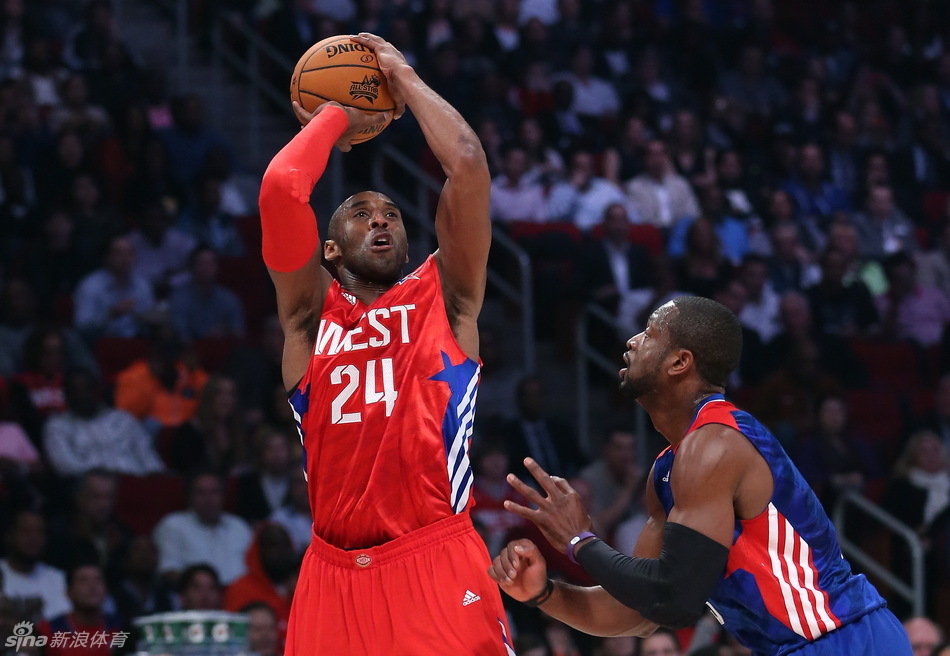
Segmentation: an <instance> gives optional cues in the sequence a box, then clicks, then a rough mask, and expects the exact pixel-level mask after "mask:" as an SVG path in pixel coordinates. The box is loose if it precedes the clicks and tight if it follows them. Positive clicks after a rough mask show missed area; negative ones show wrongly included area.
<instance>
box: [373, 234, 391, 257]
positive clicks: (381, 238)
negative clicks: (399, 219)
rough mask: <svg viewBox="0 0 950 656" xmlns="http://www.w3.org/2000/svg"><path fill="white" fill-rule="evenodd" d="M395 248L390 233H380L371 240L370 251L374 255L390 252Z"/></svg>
mask: <svg viewBox="0 0 950 656" xmlns="http://www.w3.org/2000/svg"><path fill="white" fill-rule="evenodd" d="M392 247H393V237H392V235H391V234H389V233H388V232H380V233H377V234H375V235H374V236H373V237H372V238H371V239H370V244H369V249H370V250H371V251H373V252H374V253H376V252H379V251H388V250H389V249H391V248H392Z"/></svg>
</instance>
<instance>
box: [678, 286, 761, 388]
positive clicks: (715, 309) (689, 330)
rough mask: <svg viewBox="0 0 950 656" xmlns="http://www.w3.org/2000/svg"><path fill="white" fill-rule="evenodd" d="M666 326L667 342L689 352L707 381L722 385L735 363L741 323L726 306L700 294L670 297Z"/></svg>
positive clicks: (736, 361)
mask: <svg viewBox="0 0 950 656" xmlns="http://www.w3.org/2000/svg"><path fill="white" fill-rule="evenodd" d="M673 306H674V308H675V310H676V311H675V312H670V314H669V318H668V319H667V326H668V328H669V331H670V346H671V347H672V348H684V349H687V350H689V351H691V352H692V354H693V358H695V360H696V369H697V371H699V375H700V376H701V377H702V379H703V380H705V381H706V382H707V383H711V384H713V385H716V386H718V387H725V386H726V383H727V382H728V380H729V374H731V373H732V372H733V371H735V370H736V368H737V367H738V366H739V356H740V355H741V353H742V327H741V326H740V325H739V320H738V319H736V316H735V315H734V314H733V313H732V312H730V311H729V310H728V309H727V308H726V306H724V305H722V304H720V303H717V302H716V301H713V300H712V299H708V298H703V297H702V296H681V297H679V298H675V299H673Z"/></svg>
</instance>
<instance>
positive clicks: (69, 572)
mask: <svg viewBox="0 0 950 656" xmlns="http://www.w3.org/2000/svg"><path fill="white" fill-rule="evenodd" d="M86 567H95V568H96V569H97V570H99V573H100V574H102V576H103V577H105V572H104V571H103V569H102V565H100V564H99V563H97V562H96V561H95V560H92V559H91V558H89V557H88V556H87V555H84V556H83V557H81V558H74V559H73V561H72V562H71V563H70V564H69V567H67V568H66V587H67V588H68V587H69V586H71V585H72V584H73V581H75V580H76V574H78V573H79V570H81V569H85V568H86Z"/></svg>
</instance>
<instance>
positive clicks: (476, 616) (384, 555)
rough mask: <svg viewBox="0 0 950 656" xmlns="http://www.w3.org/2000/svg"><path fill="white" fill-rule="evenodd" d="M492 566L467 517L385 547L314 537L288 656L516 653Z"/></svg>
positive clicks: (299, 591) (299, 583) (302, 568)
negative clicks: (345, 545) (342, 544)
mask: <svg viewBox="0 0 950 656" xmlns="http://www.w3.org/2000/svg"><path fill="white" fill-rule="evenodd" d="M490 564H491V561H490V560H489V557H488V551H487V550H486V548H485V544H484V543H483V542H482V539H481V538H480V537H479V536H478V534H477V533H476V532H475V529H474V528H472V521H471V519H470V518H469V515H468V513H461V514H459V515H456V516H454V517H450V518H449V519H444V520H442V521H440V522H437V523H435V524H432V525H431V526H426V527H425V528H421V529H419V530H417V531H413V532H412V533H409V534H407V535H403V536H401V537H398V538H396V539H395V540H392V541H391V542H387V543H386V544H384V545H381V546H378V547H372V548H369V549H357V550H353V551H346V550H343V549H337V548H336V547H333V546H330V545H329V544H327V543H326V542H324V541H323V540H321V539H320V538H318V537H316V536H313V539H312V541H311V544H310V548H309V549H307V553H306V554H305V555H304V559H303V563H302V564H301V566H300V576H299V577H298V580H297V588H296V590H295V591H294V602H293V606H292V607H291V610H290V624H289V626H288V628H287V647H286V650H285V651H284V654H285V656H323V655H325V654H333V656H349V655H352V656H430V655H431V656H445V655H446V654H452V656H469V655H471V656H514V650H513V649H512V648H511V646H510V645H511V641H510V638H509V636H510V635H511V633H510V631H509V630H508V623H507V621H506V619H505V610H504V608H503V607H502V603H501V594H500V593H499V591H498V586H497V585H496V584H495V582H494V581H492V580H491V578H490V577H489V576H488V571H487V570H488V567H489V565H490Z"/></svg>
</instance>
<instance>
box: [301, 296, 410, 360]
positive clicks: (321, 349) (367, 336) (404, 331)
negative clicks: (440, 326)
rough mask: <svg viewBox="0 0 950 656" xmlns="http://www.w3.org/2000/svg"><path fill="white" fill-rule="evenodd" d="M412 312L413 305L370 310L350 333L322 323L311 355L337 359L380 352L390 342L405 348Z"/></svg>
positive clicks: (323, 321) (407, 341)
mask: <svg viewBox="0 0 950 656" xmlns="http://www.w3.org/2000/svg"><path fill="white" fill-rule="evenodd" d="M415 309H416V306H415V305H413V304H409V305H394V306H392V307H388V308H384V307H381V308H373V309H371V310H368V311H366V312H364V313H363V316H362V317H360V321H359V325H357V326H356V327H355V328H351V329H349V330H345V329H344V328H343V326H341V325H340V324H338V323H336V322H335V321H331V320H329V319H321V320H320V331H319V332H318V333H317V343H316V346H315V347H314V351H313V354H314V355H336V354H337V353H349V352H350V351H361V350H363V349H366V348H382V347H385V346H388V345H389V344H390V343H391V342H392V341H393V340H399V343H400V344H408V343H409V312H411V311H412V310H415Z"/></svg>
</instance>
